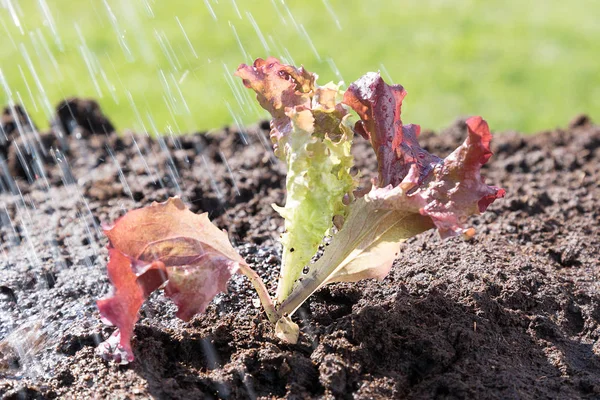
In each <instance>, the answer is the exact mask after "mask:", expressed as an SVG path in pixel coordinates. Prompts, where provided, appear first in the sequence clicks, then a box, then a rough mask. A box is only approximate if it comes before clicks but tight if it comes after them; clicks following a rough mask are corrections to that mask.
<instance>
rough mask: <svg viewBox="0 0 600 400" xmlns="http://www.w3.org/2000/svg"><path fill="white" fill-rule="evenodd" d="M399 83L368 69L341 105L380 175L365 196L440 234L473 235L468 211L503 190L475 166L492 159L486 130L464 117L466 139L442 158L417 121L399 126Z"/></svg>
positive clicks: (475, 211) (483, 205)
mask: <svg viewBox="0 0 600 400" xmlns="http://www.w3.org/2000/svg"><path fill="white" fill-rule="evenodd" d="M405 96H406V91H405V90H404V88H403V87H402V86H400V85H393V86H390V85H387V84H386V83H385V82H384V81H383V79H381V77H380V76H379V74H377V73H374V72H371V73H368V74H366V75H364V76H363V77H362V78H360V79H358V80H357V81H356V82H354V83H353V84H352V85H350V87H349V88H348V90H347V91H346V93H345V95H344V103H345V104H347V105H349V106H350V107H352V108H353V109H354V111H356V113H357V114H358V115H359V117H360V118H361V121H359V122H357V124H356V127H355V129H356V131H357V132H359V133H360V134H361V135H362V136H363V137H365V138H366V139H368V140H370V142H371V144H372V146H373V149H374V150H375V152H376V154H377V164H378V171H379V176H378V179H377V180H376V181H375V182H374V184H375V185H374V187H373V189H372V190H371V192H370V193H369V194H368V195H367V196H368V197H367V200H368V201H371V202H373V203H374V206H375V207H376V208H381V209H388V210H404V211H411V210H412V211H414V212H418V213H420V214H421V215H423V216H425V217H428V218H430V219H431V220H432V222H433V223H434V224H435V226H436V227H437V229H438V231H439V233H440V235H441V236H442V237H447V236H452V235H456V234H472V232H473V231H472V229H468V228H465V227H464V224H465V223H466V221H467V218H468V217H469V216H470V215H473V214H478V213H480V212H483V211H485V209H486V208H487V206H488V205H489V204H491V203H492V202H493V201H494V200H495V199H497V198H500V197H504V194H505V191H504V189H500V188H497V187H495V186H488V185H486V184H485V181H484V179H483V178H482V177H481V175H480V169H481V166H482V165H483V164H485V163H486V162H487V161H488V159H489V158H490V157H491V155H492V152H491V151H490V140H491V137H492V135H491V133H490V131H489V128H488V125H487V123H486V122H485V121H484V120H483V119H482V118H481V117H472V118H469V119H468V120H467V121H466V125H467V130H468V136H467V138H466V140H465V142H464V143H463V144H462V145H461V146H459V147H458V148H457V149H456V150H455V151H454V152H453V153H452V154H450V155H449V156H448V157H446V158H445V159H444V160H442V159H440V158H439V157H437V156H435V155H432V154H430V153H429V152H427V151H426V150H424V149H423V148H421V147H420V146H419V144H418V141H417V137H418V135H419V132H420V127H419V126H418V125H403V124H402V120H401V105H402V100H403V99H404V97H405Z"/></svg>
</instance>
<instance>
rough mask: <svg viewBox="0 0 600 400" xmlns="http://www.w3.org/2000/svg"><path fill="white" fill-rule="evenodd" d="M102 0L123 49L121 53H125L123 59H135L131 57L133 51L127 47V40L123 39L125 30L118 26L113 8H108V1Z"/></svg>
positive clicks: (131, 60)
mask: <svg viewBox="0 0 600 400" xmlns="http://www.w3.org/2000/svg"><path fill="white" fill-rule="evenodd" d="M103 2H104V8H106V13H107V14H108V19H109V21H110V24H111V25H112V27H113V30H114V31H115V33H116V35H117V39H118V40H119V45H120V46H121V49H122V50H123V53H124V54H125V59H126V60H127V61H129V62H133V61H135V57H133V53H131V50H130V49H129V45H128V44H127V41H126V40H125V32H124V31H123V30H122V29H121V27H120V26H119V22H118V21H117V17H116V16H115V14H114V12H113V10H112V9H111V8H110V5H109V4H108V2H107V1H106V0H103Z"/></svg>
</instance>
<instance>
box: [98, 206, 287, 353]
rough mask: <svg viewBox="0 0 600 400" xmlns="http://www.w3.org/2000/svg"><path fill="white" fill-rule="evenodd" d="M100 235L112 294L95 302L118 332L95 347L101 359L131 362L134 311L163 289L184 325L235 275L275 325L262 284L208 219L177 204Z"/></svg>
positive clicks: (136, 215) (130, 216)
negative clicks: (105, 247) (106, 242)
mask: <svg viewBox="0 0 600 400" xmlns="http://www.w3.org/2000/svg"><path fill="white" fill-rule="evenodd" d="M104 233H105V234H106V236H108V240H109V245H108V251H109V263H108V276H109V279H110V281H111V283H112V284H113V286H114V293H113V294H112V296H110V297H108V298H105V299H101V300H98V308H99V310H100V314H101V315H102V317H103V319H104V320H105V321H106V322H107V323H109V324H112V325H116V326H117V328H118V329H117V331H115V333H114V334H113V335H112V336H111V337H110V338H109V339H108V340H106V341H105V342H103V343H102V344H101V345H100V346H99V349H100V352H101V354H102V355H103V356H104V357H105V358H112V359H113V360H115V361H117V362H120V363H123V364H126V363H128V362H129V361H133V352H132V350H131V344H130V340H131V337H132V334H133V328H134V325H135V323H136V321H137V318H138V311H139V309H140V307H141V306H142V304H143V302H144V301H145V299H146V298H147V297H148V296H149V295H150V294H151V293H152V292H153V291H155V290H156V289H158V288H159V287H161V286H163V285H164V292H165V294H166V295H167V297H169V298H171V299H172V300H173V301H174V302H175V304H176V305H177V306H178V311H177V317H179V318H181V319H183V320H184V321H188V320H189V319H190V318H191V317H192V316H194V315H195V314H197V313H201V312H203V311H204V310H205V309H206V306H207V305H208V303H209V302H210V301H211V300H212V299H213V297H214V296H215V295H216V294H217V293H219V292H222V291H225V290H226V289H227V281H228V280H229V278H230V277H231V274H233V273H235V272H237V271H238V270H239V271H240V272H242V273H244V274H245V275H246V276H248V278H250V280H251V281H252V283H253V285H254V287H255V289H256V290H257V292H258V294H259V297H260V299H261V301H262V303H263V306H264V307H265V310H266V312H267V314H268V315H269V318H270V319H271V321H272V322H273V323H276V322H277V320H279V315H278V314H277V313H276V312H275V309H274V307H273V304H272V303H271V300H270V298H269V295H268V292H267V290H266V288H265V287H264V284H263V282H262V280H260V278H259V277H258V275H257V274H256V273H255V272H254V271H252V270H251V269H250V267H249V266H248V265H247V264H246V262H245V261H244V259H243V258H242V257H241V256H240V255H239V254H238V253H237V252H236V251H235V250H234V249H233V247H232V246H231V243H230V242H229V239H228V238H227V234H226V233H225V232H223V231H221V230H220V229H219V228H217V227H216V226H215V225H213V224H212V223H211V222H210V221H209V219H208V215H207V213H204V214H201V215H197V214H194V213H193V212H191V211H190V210H189V209H188V208H187V207H186V206H185V205H184V204H183V202H182V201H181V200H180V199H179V198H176V197H175V198H170V199H169V200H167V201H166V202H164V203H153V204H152V205H150V206H148V207H144V208H140V209H137V210H133V211H129V212H128V213H127V214H125V215H124V216H123V217H121V218H119V219H118V220H117V221H116V223H115V224H114V225H113V226H110V227H105V228H104Z"/></svg>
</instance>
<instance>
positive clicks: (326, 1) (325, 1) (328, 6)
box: [322, 0, 342, 31]
mask: <svg viewBox="0 0 600 400" xmlns="http://www.w3.org/2000/svg"><path fill="white" fill-rule="evenodd" d="M322 1H323V5H324V6H325V8H326V9H327V12H328V13H329V15H331V18H333V20H334V21H335V26H337V28H338V29H339V30H340V31H341V30H342V24H341V23H340V19H339V18H338V16H337V13H336V12H335V11H334V9H333V7H331V3H330V2H329V0H322Z"/></svg>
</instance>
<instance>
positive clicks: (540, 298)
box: [0, 102, 600, 399]
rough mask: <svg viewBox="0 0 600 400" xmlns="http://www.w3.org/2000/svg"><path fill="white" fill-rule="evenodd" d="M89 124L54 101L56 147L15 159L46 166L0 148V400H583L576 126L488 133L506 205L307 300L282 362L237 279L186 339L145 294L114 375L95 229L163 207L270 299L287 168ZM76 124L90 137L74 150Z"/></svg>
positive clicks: (588, 355) (594, 200)
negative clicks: (256, 280)
mask: <svg viewBox="0 0 600 400" xmlns="http://www.w3.org/2000/svg"><path fill="white" fill-rule="evenodd" d="M96 106H97V105H96ZM96 106H94V104H93V103H81V102H76V103H68V102H66V103H65V104H64V105H63V108H62V109H61V110H63V111H62V112H63V114H64V118H63V119H61V120H60V121H63V120H68V121H67V122H65V123H62V122H60V123H57V124H56V126H57V127H58V131H61V133H59V134H54V133H50V135H54V136H51V137H48V138H47V140H37V139H36V136H35V135H33V134H32V135H33V136H32V138H33V139H35V140H31V141H30V142H27V143H28V144H27V145H28V146H30V147H21V148H34V147H31V146H37V148H36V149H37V150H36V151H32V152H30V153H27V154H29V155H30V156H31V155H32V154H41V155H44V154H46V155H45V156H44V157H37V158H36V157H29V158H27V157H24V156H23V157H21V158H20V159H17V161H15V160H14V157H18V155H12V156H11V154H14V152H15V151H14V150H13V148H14V147H15V146H16V145H15V143H17V141H18V138H17V139H15V141H13V142H8V141H4V142H0V146H1V150H2V151H1V152H0V158H1V159H2V160H3V163H4V164H2V165H0V170H2V172H3V174H2V186H1V188H0V189H1V191H2V194H0V239H1V245H0V396H1V397H2V398H4V399H41V398H73V399H83V398H147V397H150V396H153V397H155V398H165V399H167V398H177V399H187V398H189V399H201V398H227V399H247V398H284V397H285V398H290V399H294V398H295V399H305V398H341V399H346V398H348V399H349V398H358V399H373V398H382V399H387V398H414V399H424V398H453V399H454V398H479V399H529V398H531V399H533V398H549V399H566V398H570V399H573V398H600V263H599V261H598V254H600V200H599V199H600V187H599V185H598V182H599V181H600V149H599V147H600V127H598V126H595V125H593V124H592V123H591V122H590V121H589V119H587V118H585V117H578V118H576V119H574V120H573V122H572V123H571V125H570V126H569V127H568V128H567V129H564V130H563V129H557V130H553V131H548V132H543V133H540V134H537V135H534V136H522V135H519V134H517V133H504V134H498V135H496V136H495V138H494V141H493V143H492V145H493V150H494V153H495V155H494V156H493V157H492V159H491V161H490V163H489V164H488V165H487V166H486V168H485V170H484V174H485V176H486V177H487V181H488V182H490V183H493V184H495V185H499V186H502V187H503V188H505V189H506V192H507V195H506V198H504V199H502V200H499V201H497V202H495V203H494V204H493V205H492V206H491V207H490V209H489V210H488V212H486V213H485V214H484V215H482V216H479V217H475V218H473V219H472V223H473V225H474V226H475V227H476V228H477V235H476V236H475V238H474V239H473V240H470V241H464V240H462V239H459V238H454V239H450V240H445V241H442V240H440V239H439V237H438V236H437V234H436V233H434V232H426V233H424V234H422V235H419V236H418V237H416V238H413V239H411V240H409V241H408V242H406V243H405V244H403V246H402V251H401V253H400V256H399V258H398V259H397V260H396V262H395V265H394V268H393V269H392V272H391V273H390V275H389V276H388V277H387V278H386V279H385V280H384V281H383V282H376V281H372V280H368V281H363V282H360V283H358V284H335V285H331V286H328V287H325V288H323V289H322V290H320V291H318V292H317V293H316V294H315V295H314V296H313V297H312V298H311V299H310V300H309V301H308V302H307V303H306V304H305V306H304V307H303V308H302V309H301V310H300V312H299V313H298V316H297V318H298V319H297V321H298V322H299V323H300V324H301V326H302V332H303V333H302V334H301V338H300V341H299V343H298V344H297V345H286V344H282V343H280V342H279V341H278V340H277V339H276V338H275V337H274V336H273V334H272V330H271V327H270V326H269V325H268V323H267V321H266V319H265V317H264V316H263V315H262V313H261V311H260V310H259V309H258V308H256V307H254V306H253V302H252V301H251V300H252V298H254V297H255V293H254V292H253V290H252V289H251V287H250V285H249V283H248V282H247V281H246V280H245V278H243V277H241V276H236V277H234V278H233V279H232V281H231V282H230V287H231V291H230V293H229V294H225V295H220V296H219V297H217V299H216V301H214V302H213V303H212V304H211V306H210V307H209V308H208V310H207V312H206V314H204V315H201V316H198V317H196V318H194V319H193V320H192V321H191V322H189V323H184V322H182V321H179V320H177V319H175V316H174V315H175V307H174V306H173V305H172V304H171V303H170V302H169V301H168V300H167V299H165V298H164V297H163V296H162V295H161V294H155V295H153V296H152V297H151V298H150V299H149V301H148V302H147V303H146V304H145V305H144V306H143V308H142V310H141V318H140V321H139V322H138V324H137V327H136V330H135V334H136V337H135V339H134V341H133V346H134V351H135V353H136V354H135V355H136V361H135V362H134V363H132V364H130V365H127V366H118V365H114V364H111V363H108V362H106V361H104V360H102V359H101V358H100V357H98V356H96V355H95V353H94V348H95V346H96V344H97V343H99V342H100V341H102V340H103V339H105V338H107V337H108V336H109V335H110V333H111V332H112V331H113V328H111V327H107V326H105V325H103V324H102V323H101V321H100V319H99V314H98V311H97V309H96V306H95V300H96V299H98V298H100V297H103V296H104V295H106V294H107V292H108V290H109V285H108V280H107V277H106V274H105V266H106V261H107V251H106V249H105V247H106V239H105V237H104V236H103V235H102V233H101V230H100V224H101V223H102V222H108V221H112V220H114V219H115V218H116V217H118V216H119V215H122V214H123V213H124V212H125V211H126V210H129V209H132V208H135V207H140V206H143V205H147V204H149V203H150V202H152V201H164V200H165V199H166V198H167V197H168V196H172V195H179V196H181V197H182V198H183V199H184V201H186V202H187V203H188V204H190V205H191V208H192V210H193V211H195V212H200V211H208V212H209V213H210V216H211V218H212V219H213V220H214V222H215V223H216V224H217V225H218V226H219V227H221V228H224V229H227V231H228V232H229V234H230V237H231V238H232V240H233V242H234V244H235V245H236V246H237V248H238V249H239V251H240V253H241V254H242V255H243V256H244V257H245V258H246V259H247V261H248V262H249V263H250V264H251V265H252V267H253V268H255V270H256V271H257V272H259V274H261V275H262V276H263V277H264V279H265V280H267V281H269V282H270V286H271V289H272V288H273V285H274V284H275V282H276V270H277V267H278V264H279V261H280V259H279V252H278V247H277V244H276V239H277V237H278V236H279V235H280V234H281V232H282V220H281V219H280V218H279V217H278V215H277V214H276V213H275V211H274V210H273V209H272V208H271V206H270V205H271V204H272V203H278V204H282V203H283V200H284V198H285V192H284V169H283V168H282V165H281V164H280V163H279V162H278V161H277V160H276V159H275V158H274V157H273V155H272V152H271V150H270V143H269V141H268V137H267V135H266V133H267V132H266V129H268V124H267V125H266V126H265V124H260V125H257V126H254V127H249V128H248V129H246V130H244V131H238V130H236V129H230V128H225V129H223V130H222V131H220V132H217V133H213V134H210V135H205V134H194V135H186V136H179V137H162V138H158V139H152V138H150V137H149V136H147V135H134V134H131V133H128V132H125V133H123V134H122V135H120V136H119V135H117V134H116V133H114V132H112V131H113V130H114V129H113V126H112V124H111V123H110V121H108V119H106V118H105V117H103V116H102V115H101V112H100V111H99V109H98V108H97V107H96ZM86 107H87V108H86ZM65 109H66V110H69V109H70V110H72V111H71V112H66V111H64V110H65ZM73 110H75V111H76V113H77V115H75V111H73ZM20 111H22V110H20ZM60 112H61V111H60V110H59V113H60ZM86 113H88V114H89V115H91V116H94V118H95V119H96V120H95V122H93V123H92V122H89V124H88V125H86V126H82V127H81V128H82V132H85V134H79V135H77V134H71V133H72V132H74V125H73V124H75V125H78V126H79V125H85V124H86V122H85V121H87V120H86V117H85V115H87V114H86ZM9 114H10V113H9ZM17 114H18V115H17V119H18V121H19V124H20V125H23V126H29V125H28V124H29V122H28V120H27V119H26V118H24V116H25V114H24V113H18V112H17ZM82 115H83V117H82ZM59 116H60V115H59ZM9 117H10V115H8V116H6V113H5V115H3V116H2V118H3V120H2V121H3V123H4V120H5V119H6V121H7V123H11V124H13V125H11V126H13V127H14V126H16V122H15V119H14V118H13V119H11V118H9ZM69 121H70V122H69ZM6 126H8V125H6ZM30 130H31V131H32V132H33V131H35V129H34V128H33V127H32V126H30ZM11 132H13V133H14V129H13V130H12V131H11ZM464 135H465V130H464V123H462V122H460V121H459V122H457V123H456V125H455V126H453V127H451V128H450V129H448V130H447V131H446V132H443V133H442V134H441V135H435V134H433V133H428V132H424V133H423V134H422V135H421V138H420V141H421V143H422V144H424V145H425V146H426V148H427V149H428V150H430V151H432V152H435V153H437V154H439V155H445V154H447V153H449V152H450V151H451V150H452V149H454V148H455V147H456V146H457V145H458V144H459V143H460V142H461V141H462V140H463V138H464ZM6 137H7V138H8V136H6ZM39 137H40V135H38V136H37V138H39ZM42 138H43V137H42ZM21 139H22V140H25V139H23V138H22V137H21ZM59 139H60V140H59ZM29 143H33V144H29ZM49 143H50V144H51V145H48V144H49ZM22 146H25V145H24V144H22ZM353 151H354V152H355V154H356V155H357V156H358V157H359V158H358V159H359V160H360V164H359V165H358V167H359V168H360V169H361V171H362V172H363V174H364V179H365V180H367V179H368V178H369V176H370V175H371V174H372V173H373V171H374V170H375V165H376V164H375V156H374V154H373V152H372V150H371V149H370V148H369V146H368V144H367V143H366V142H365V141H363V140H362V139H360V138H357V139H356V143H355V146H354V149H353ZM11 157H12V158H11ZM11 163H12V164H11ZM7 164H10V165H11V166H10V170H9V169H8V168H9V167H8V165H7ZM27 166H29V167H27ZM19 168H20V169H19ZM14 177H16V179H14Z"/></svg>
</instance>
